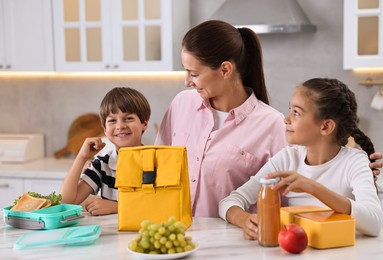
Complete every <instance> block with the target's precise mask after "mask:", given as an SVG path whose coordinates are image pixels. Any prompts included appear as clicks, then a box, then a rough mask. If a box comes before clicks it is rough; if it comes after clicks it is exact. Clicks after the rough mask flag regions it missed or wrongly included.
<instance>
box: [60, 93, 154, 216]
mask: <svg viewBox="0 0 383 260" xmlns="http://www.w3.org/2000/svg"><path fill="white" fill-rule="evenodd" d="M150 112H151V111H150V106H149V103H148V101H147V99H146V98H145V97H144V96H143V95H142V94H141V93H140V92H138V91H137V90H134V89H131V88H124V87H123V88H113V89H112V90H110V91H109V92H108V93H107V94H106V95H105V97H104V99H103V100H102V102H101V105H100V120H101V124H102V126H103V128H104V132H105V136H106V137H107V138H108V139H109V140H110V141H111V142H112V143H113V144H114V146H115V149H113V150H111V151H109V152H107V153H106V154H104V155H102V156H97V157H96V158H95V159H93V160H92V158H93V157H94V156H95V155H96V154H97V153H98V152H99V151H100V150H101V149H103V148H104V146H105V143H104V142H102V140H101V138H100V137H89V138H87V139H86V140H85V141H84V143H83V145H82V147H81V149H80V151H79V153H78V155H77V156H76V159H75V161H74V163H73V165H72V168H71V169H70V171H69V173H68V175H67V176H66V178H65V179H64V182H63V185H62V187H61V195H62V203H71V204H81V203H83V202H84V201H85V199H87V198H88V196H89V195H90V194H98V192H99V191H100V190H101V198H99V197H93V198H91V199H88V200H86V201H85V202H84V203H83V207H84V209H85V210H87V211H88V212H89V213H90V214H91V215H105V214H113V213H117V189H116V188H115V187H114V183H115V177H116V163H117V152H118V149H119V148H121V147H130V146H139V145H142V143H141V139H142V134H143V133H144V131H145V130H146V129H147V127H148V121H149V118H150ZM88 160H92V161H91V162H90V164H89V166H88V167H87V168H85V169H84V165H85V164H86V163H87V162H88Z"/></svg>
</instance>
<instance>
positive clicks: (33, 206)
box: [11, 193, 50, 212]
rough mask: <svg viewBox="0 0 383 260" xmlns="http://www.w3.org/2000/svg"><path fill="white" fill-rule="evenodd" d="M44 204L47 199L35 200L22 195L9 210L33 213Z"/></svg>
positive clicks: (27, 195)
mask: <svg viewBox="0 0 383 260" xmlns="http://www.w3.org/2000/svg"><path fill="white" fill-rule="evenodd" d="M46 202H47V199H42V198H35V197H32V196H31V195H29V194H28V193H24V194H23V195H22V196H21V197H20V199H19V200H18V201H17V203H16V205H15V206H13V207H12V208H11V210H15V211H25V212H28V211H34V210H38V209H40V208H42V207H43V205H44V204H45V203H46ZM49 203H50V202H49Z"/></svg>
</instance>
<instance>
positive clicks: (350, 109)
mask: <svg viewBox="0 0 383 260" xmlns="http://www.w3.org/2000/svg"><path fill="white" fill-rule="evenodd" d="M302 86H303V87H304V88H305V89H306V94H307V95H308V97H310V98H311V100H312V101H313V103H314V105H315V107H316V110H317V111H316V117H317V119H319V120H322V119H332V120H334V121H335V122H336V139H337V141H338V143H339V145H343V146H344V145H346V144H347V142H348V138H349V137H350V136H352V137H353V138H354V140H355V142H356V143H357V144H358V145H360V147H361V148H362V149H363V150H364V151H365V152H366V153H367V154H372V153H374V152H375V149H374V145H373V143H372V142H371V140H370V138H369V137H368V136H366V135H365V134H364V133H363V132H362V131H361V130H360V129H359V127H358V123H359V118H358V115H357V108H358V106H357V103H356V99H355V94H354V93H353V92H352V91H351V90H350V89H349V88H348V87H347V86H346V85H345V84H344V83H342V82H341V81H339V80H337V79H327V78H313V79H309V80H307V81H306V82H304V83H303V84H302ZM370 161H371V162H373V161H375V160H371V159H370Z"/></svg>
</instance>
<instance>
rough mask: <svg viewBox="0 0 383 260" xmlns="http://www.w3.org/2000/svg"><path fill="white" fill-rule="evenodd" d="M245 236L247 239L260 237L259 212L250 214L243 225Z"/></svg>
mask: <svg viewBox="0 0 383 260" xmlns="http://www.w3.org/2000/svg"><path fill="white" fill-rule="evenodd" d="M243 237H244V238H245V239H247V240H257V239H258V217H257V214H250V215H249V216H248V217H247V218H246V220H245V225H244V227H243Z"/></svg>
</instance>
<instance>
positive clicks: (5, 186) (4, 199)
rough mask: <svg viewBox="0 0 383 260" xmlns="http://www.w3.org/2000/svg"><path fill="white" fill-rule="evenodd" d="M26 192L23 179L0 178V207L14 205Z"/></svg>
mask: <svg viewBox="0 0 383 260" xmlns="http://www.w3.org/2000/svg"><path fill="white" fill-rule="evenodd" d="M23 192H24V183H23V180H22V179H13V178H0V198H1V200H0V209H2V208H4V207H6V206H9V205H12V204H13V202H14V201H15V199H17V198H18V197H19V196H20V195H22V194H23Z"/></svg>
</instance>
